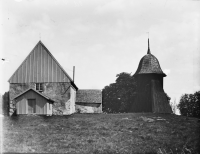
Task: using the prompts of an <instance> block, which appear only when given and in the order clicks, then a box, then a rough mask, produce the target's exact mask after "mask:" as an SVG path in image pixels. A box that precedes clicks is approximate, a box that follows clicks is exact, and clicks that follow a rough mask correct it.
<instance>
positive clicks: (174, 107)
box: [170, 99, 177, 114]
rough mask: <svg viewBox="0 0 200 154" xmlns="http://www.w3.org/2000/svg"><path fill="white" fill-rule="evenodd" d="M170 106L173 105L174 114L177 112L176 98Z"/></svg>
mask: <svg viewBox="0 0 200 154" xmlns="http://www.w3.org/2000/svg"><path fill="white" fill-rule="evenodd" d="M170 106H171V108H172V112H173V113H174V114H176V108H177V105H176V99H174V101H173V102H170Z"/></svg>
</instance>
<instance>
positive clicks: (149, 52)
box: [147, 32, 151, 54]
mask: <svg viewBox="0 0 200 154" xmlns="http://www.w3.org/2000/svg"><path fill="white" fill-rule="evenodd" d="M147 54H151V51H150V45H149V32H148V50H147Z"/></svg>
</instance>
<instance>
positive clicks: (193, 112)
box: [177, 91, 200, 118]
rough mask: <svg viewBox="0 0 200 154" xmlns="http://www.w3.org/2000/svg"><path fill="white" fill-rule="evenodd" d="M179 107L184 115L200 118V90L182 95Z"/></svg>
mask: <svg viewBox="0 0 200 154" xmlns="http://www.w3.org/2000/svg"><path fill="white" fill-rule="evenodd" d="M177 107H178V109H179V110H180V113H181V115H183V116H188V117H196V118H200V91H197V92H195V93H194V94H184V95H182V96H181V99H180V103H179V105H178V106H177Z"/></svg>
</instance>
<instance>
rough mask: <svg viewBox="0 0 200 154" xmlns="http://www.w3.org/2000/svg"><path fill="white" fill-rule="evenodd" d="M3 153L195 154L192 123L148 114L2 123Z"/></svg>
mask: <svg viewBox="0 0 200 154" xmlns="http://www.w3.org/2000/svg"><path fill="white" fill-rule="evenodd" d="M1 119H3V130H4V132H3V135H4V137H3V152H4V153H6V152H11V153H12V152H22V153H26V152H28V153H36V152H37V153H70V154H71V153H72V154H73V153H74V154H75V153H79V154H91V153H94V154H100V153H105V154H114V153H119V154H124V153H127V154H130V153H148V154H150V153H160V154H166V153H183V154H185V153H198V150H199V149H198V145H199V126H200V122H199V121H198V119H196V118H187V117H183V116H177V115H168V114H152V113H127V114H125V113H124V114H73V115H71V116H52V117H47V116H17V117H12V118H11V117H3V118H1Z"/></svg>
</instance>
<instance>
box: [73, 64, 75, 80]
mask: <svg viewBox="0 0 200 154" xmlns="http://www.w3.org/2000/svg"><path fill="white" fill-rule="evenodd" d="M74 76H75V66H73V82H74Z"/></svg>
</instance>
